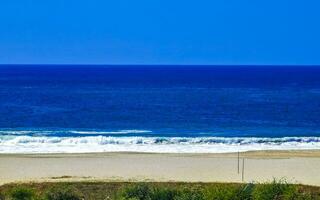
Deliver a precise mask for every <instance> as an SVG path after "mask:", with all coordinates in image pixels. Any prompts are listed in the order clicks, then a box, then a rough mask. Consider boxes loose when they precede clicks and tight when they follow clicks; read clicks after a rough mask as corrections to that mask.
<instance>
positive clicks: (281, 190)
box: [252, 180, 294, 200]
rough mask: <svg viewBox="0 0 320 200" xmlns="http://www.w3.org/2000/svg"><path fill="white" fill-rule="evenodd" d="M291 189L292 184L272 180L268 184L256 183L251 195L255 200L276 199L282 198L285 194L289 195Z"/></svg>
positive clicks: (292, 187) (292, 189)
mask: <svg viewBox="0 0 320 200" xmlns="http://www.w3.org/2000/svg"><path fill="white" fill-rule="evenodd" d="M293 191H294V186H293V185H289V184H287V183H286V182H284V181H276V180H274V181H273V182H271V183H268V184H258V185H256V186H255V188H254V190H253V192H252V196H253V199H255V200H278V199H283V198H284V195H285V194H286V195H287V196H288V197H290V195H292V192H293ZM290 198H291V197H290Z"/></svg>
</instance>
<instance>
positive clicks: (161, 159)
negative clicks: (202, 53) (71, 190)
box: [0, 150, 320, 186]
mask: <svg viewBox="0 0 320 200" xmlns="http://www.w3.org/2000/svg"><path fill="white" fill-rule="evenodd" d="M237 157H238V156H237V153H205V154H203V153H199V154H198V153H193V154H190V153H182V154H179V153H137V152H112V153H111V152H110V153H72V154H65V153H59V154H57V153H55V154H0V185H1V184H6V183H12V182H30V181H32V182H43V181H53V182H55V181H156V182H168V181H169V182H237V183H239V182H242V178H241V176H242V174H241V169H240V173H239V174H238V169H237V168H238V159H237ZM240 158H241V159H240V168H241V166H242V158H244V159H245V170H244V182H265V181H272V180H273V178H276V179H282V178H285V179H286V180H287V181H288V182H290V183H297V184H306V185H315V186H320V173H319V169H318V166H320V150H294V151H288V150H283V151H248V152H240Z"/></svg>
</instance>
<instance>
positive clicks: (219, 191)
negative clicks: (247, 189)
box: [204, 185, 246, 200]
mask: <svg viewBox="0 0 320 200" xmlns="http://www.w3.org/2000/svg"><path fill="white" fill-rule="evenodd" d="M242 190H243V189H242V188H241V187H239V186H234V185H216V186H213V187H208V188H206V190H205V192H204V193H205V199H210V200H240V199H241V200H242V199H246V198H243V197H242V196H241V193H242Z"/></svg>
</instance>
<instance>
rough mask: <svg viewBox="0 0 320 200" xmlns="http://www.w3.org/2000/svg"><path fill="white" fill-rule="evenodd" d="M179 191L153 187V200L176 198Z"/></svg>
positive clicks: (172, 199)
mask: <svg viewBox="0 0 320 200" xmlns="http://www.w3.org/2000/svg"><path fill="white" fill-rule="evenodd" d="M176 194H177V191H176V190H173V189H169V188H166V187H165V188H162V187H156V188H154V189H153V192H152V196H151V199H152V200H174V197H175V196H176Z"/></svg>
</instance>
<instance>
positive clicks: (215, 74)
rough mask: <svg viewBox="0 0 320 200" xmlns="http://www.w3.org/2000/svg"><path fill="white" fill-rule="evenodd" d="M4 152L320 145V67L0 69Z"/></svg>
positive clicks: (0, 139) (0, 125)
mask: <svg viewBox="0 0 320 200" xmlns="http://www.w3.org/2000/svg"><path fill="white" fill-rule="evenodd" d="M0 144H1V145H0V146H1V147H0V153H1V152H2V153H3V152H4V153H8V152H9V153H11V152H91V151H151V152H226V151H238V150H259V149H274V148H276V149H277V148H288V149H290V148H293V149H296V148H313V149H314V148H320V66H89V65H88V66H85V65H81V66H76V65H72V66H70V65H69V66H63V65H59V66H57V65H51V66H50V65H25V66H23V65H18V66H15V65H2V66H0Z"/></svg>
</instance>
